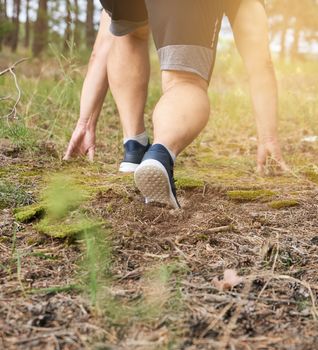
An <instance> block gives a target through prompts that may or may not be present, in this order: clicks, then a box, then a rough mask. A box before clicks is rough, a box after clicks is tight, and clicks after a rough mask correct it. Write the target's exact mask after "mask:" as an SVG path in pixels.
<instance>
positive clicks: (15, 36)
mask: <svg viewBox="0 0 318 350" xmlns="http://www.w3.org/2000/svg"><path fill="white" fill-rule="evenodd" d="M20 5H21V0H14V1H13V16H12V24H13V31H12V36H11V51H12V52H15V51H16V50H17V47H18V42H19V28H20V20H19V17H20Z"/></svg>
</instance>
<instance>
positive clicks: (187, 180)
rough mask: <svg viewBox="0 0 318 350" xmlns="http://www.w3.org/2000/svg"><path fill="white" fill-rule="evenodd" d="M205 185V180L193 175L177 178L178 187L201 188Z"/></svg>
mask: <svg viewBox="0 0 318 350" xmlns="http://www.w3.org/2000/svg"><path fill="white" fill-rule="evenodd" d="M203 186H204V182H203V181H202V180H199V179H195V178H192V177H178V178H177V179H176V187H177V188H178V189H190V188H200V187H203Z"/></svg>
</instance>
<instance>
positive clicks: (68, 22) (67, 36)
mask: <svg viewBox="0 0 318 350" xmlns="http://www.w3.org/2000/svg"><path fill="white" fill-rule="evenodd" d="M65 7H66V17H65V22H66V27H65V33H64V50H67V49H68V47H69V44H70V41H71V37H72V28H71V25H72V17H71V2H70V0H66V4H65Z"/></svg>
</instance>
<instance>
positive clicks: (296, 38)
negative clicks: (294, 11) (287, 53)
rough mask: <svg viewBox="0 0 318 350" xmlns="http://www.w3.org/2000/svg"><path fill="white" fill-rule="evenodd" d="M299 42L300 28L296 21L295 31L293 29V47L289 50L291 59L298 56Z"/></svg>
mask: <svg viewBox="0 0 318 350" xmlns="http://www.w3.org/2000/svg"><path fill="white" fill-rule="evenodd" d="M299 40H300V26H299V23H297V21H296V24H295V29H294V41H293V46H292V48H291V55H292V57H293V58H296V57H297V56H298V49H299Z"/></svg>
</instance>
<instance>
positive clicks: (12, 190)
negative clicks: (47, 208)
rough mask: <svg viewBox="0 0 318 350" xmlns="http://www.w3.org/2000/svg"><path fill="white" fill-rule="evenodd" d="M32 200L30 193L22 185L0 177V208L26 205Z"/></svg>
mask: <svg viewBox="0 0 318 350" xmlns="http://www.w3.org/2000/svg"><path fill="white" fill-rule="evenodd" d="M32 202H33V197H32V195H31V194H30V193H29V192H28V191H27V190H26V189H25V188H24V187H23V186H20V185H15V184H13V183H10V182H8V181H6V180H2V179H0V209H2V208H12V207H16V206H22V205H27V204H30V203H32Z"/></svg>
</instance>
